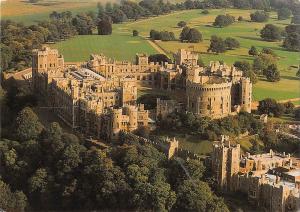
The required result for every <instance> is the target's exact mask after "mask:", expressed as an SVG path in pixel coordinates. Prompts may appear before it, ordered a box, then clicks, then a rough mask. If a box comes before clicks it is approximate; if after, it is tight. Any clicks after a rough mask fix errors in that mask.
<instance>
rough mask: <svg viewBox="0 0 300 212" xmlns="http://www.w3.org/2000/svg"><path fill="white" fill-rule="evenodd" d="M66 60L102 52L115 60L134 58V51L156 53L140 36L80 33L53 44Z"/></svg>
mask: <svg viewBox="0 0 300 212" xmlns="http://www.w3.org/2000/svg"><path fill="white" fill-rule="evenodd" d="M53 47H54V48H58V49H59V51H60V53H62V54H63V55H64V58H65V60H66V61H73V62H74V61H85V60H87V59H88V57H89V55H90V54H92V53H104V54H105V55H106V56H109V57H111V58H115V59H117V60H130V61H132V60H134V59H135V55H136V53H143V52H147V53H148V54H154V53H156V51H155V49H154V48H153V47H152V46H151V45H150V44H149V43H148V42H147V41H146V40H145V39H144V38H141V37H132V36H130V35H127V34H121V33H115V32H114V33H113V34H112V35H111V36H98V35H81V36H76V37H74V38H71V39H69V40H67V41H63V42H59V43H57V44H55V45H53Z"/></svg>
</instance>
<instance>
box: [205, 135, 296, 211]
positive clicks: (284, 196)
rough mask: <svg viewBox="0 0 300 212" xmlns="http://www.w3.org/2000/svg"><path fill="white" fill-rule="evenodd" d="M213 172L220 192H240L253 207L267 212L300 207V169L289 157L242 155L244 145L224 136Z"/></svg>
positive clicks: (214, 157) (214, 155) (215, 150)
mask: <svg viewBox="0 0 300 212" xmlns="http://www.w3.org/2000/svg"><path fill="white" fill-rule="evenodd" d="M211 164H212V171H213V174H214V176H215V179H216V181H217V184H218V187H219V189H221V190H223V191H229V192H236V191H240V192H243V193H245V194H247V196H248V200H249V201H250V202H252V203H253V204H255V205H257V206H260V207H262V208H265V209H266V210H267V211H297V210H298V209H299V208H300V190H299V189H300V166H299V162H298V159H297V158H292V157H291V156H290V155H289V154H285V153H282V154H279V153H275V152H273V151H272V150H270V152H269V153H265V154H258V155H250V154H249V153H247V154H246V155H245V156H241V153H240V145H239V144H237V145H232V144H231V143H230V141H229V139H228V138H226V137H223V138H222V140H221V141H220V142H215V144H214V145H213V153H212V161H211Z"/></svg>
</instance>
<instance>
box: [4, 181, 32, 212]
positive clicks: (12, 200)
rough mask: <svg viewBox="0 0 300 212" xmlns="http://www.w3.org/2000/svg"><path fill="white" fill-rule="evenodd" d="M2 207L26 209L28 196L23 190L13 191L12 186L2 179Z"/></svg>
mask: <svg viewBox="0 0 300 212" xmlns="http://www.w3.org/2000/svg"><path fill="white" fill-rule="evenodd" d="M0 191H1V192H0V207H1V209H2V210H5V211H25V208H26V206H27V205H28V203H27V197H26V196H25V194H24V193H23V192H20V191H15V192H12V191H11V189H10V186H9V185H7V184H6V183H4V182H3V181H2V180H0Z"/></svg>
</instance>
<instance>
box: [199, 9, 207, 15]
mask: <svg viewBox="0 0 300 212" xmlns="http://www.w3.org/2000/svg"><path fill="white" fill-rule="evenodd" d="M201 13H202V14H204V15H207V14H209V11H208V10H203V11H202V12H201Z"/></svg>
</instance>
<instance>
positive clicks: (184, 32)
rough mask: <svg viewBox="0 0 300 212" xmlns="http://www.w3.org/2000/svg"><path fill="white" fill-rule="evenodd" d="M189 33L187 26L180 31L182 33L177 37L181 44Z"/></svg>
mask: <svg viewBox="0 0 300 212" xmlns="http://www.w3.org/2000/svg"><path fill="white" fill-rule="evenodd" d="M189 32H190V28H189V27H188V26H185V27H184V28H183V29H182V31H181V33H180V37H179V39H180V40H181V42H183V41H185V40H187V35H188V33H189Z"/></svg>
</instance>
